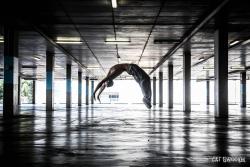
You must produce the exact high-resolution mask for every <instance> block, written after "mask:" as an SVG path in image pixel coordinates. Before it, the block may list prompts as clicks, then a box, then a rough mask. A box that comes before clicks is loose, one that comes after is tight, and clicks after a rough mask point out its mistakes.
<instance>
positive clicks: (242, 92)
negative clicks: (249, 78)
mask: <svg viewBox="0 0 250 167" xmlns="http://www.w3.org/2000/svg"><path fill="white" fill-rule="evenodd" d="M240 78H241V80H240V106H241V107H244V108H245V107H246V102H247V100H246V95H247V93H246V91H247V86H246V71H244V72H241V73H240Z"/></svg>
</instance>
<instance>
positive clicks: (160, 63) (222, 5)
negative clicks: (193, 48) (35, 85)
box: [149, 0, 229, 75]
mask: <svg viewBox="0 0 250 167" xmlns="http://www.w3.org/2000/svg"><path fill="white" fill-rule="evenodd" d="M228 2H229V0H224V1H222V2H221V3H220V4H219V5H218V6H217V7H216V8H215V9H214V10H212V12H211V13H209V14H208V15H207V16H206V17H205V18H204V19H202V20H201V21H199V23H198V24H197V26H195V27H194V28H193V29H191V30H190V31H189V32H188V33H186V35H184V36H183V38H182V40H181V41H180V42H179V43H177V44H175V45H174V46H173V47H172V48H171V49H170V50H169V51H168V52H167V53H166V54H165V55H164V56H163V57H162V58H161V59H160V61H159V62H158V63H157V64H156V65H155V66H154V67H153V70H152V71H151V72H150V73H149V75H151V74H152V73H153V72H154V71H155V70H156V69H157V68H159V67H160V66H161V65H162V64H163V63H164V62H165V61H166V60H168V59H169V58H170V57H171V56H172V55H173V54H174V53H175V52H176V51H177V50H178V49H179V48H181V47H182V46H183V45H184V44H185V43H186V42H187V41H189V40H190V39H191V38H192V37H193V36H194V35H195V34H196V33H197V32H198V31H199V30H200V29H201V28H202V27H203V26H204V25H205V24H207V23H208V21H210V19H212V18H213V17H214V16H215V15H216V14H217V13H218V12H219V11H220V10H221V9H222V8H223V7H224V6H225V5H226V4H227V3H228Z"/></svg>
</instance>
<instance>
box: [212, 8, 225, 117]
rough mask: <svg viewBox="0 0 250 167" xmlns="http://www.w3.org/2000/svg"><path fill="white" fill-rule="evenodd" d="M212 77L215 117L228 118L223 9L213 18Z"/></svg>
mask: <svg viewBox="0 0 250 167" xmlns="http://www.w3.org/2000/svg"><path fill="white" fill-rule="evenodd" d="M215 25H216V30H215V34H214V38H215V39H214V42H215V43H214V73H215V74H214V76H215V89H214V90H215V91H214V97H215V110H214V111H215V117H220V118H227V117H228V30H227V16H226V11H225V9H224V10H223V11H221V12H220V13H218V14H217V16H216V18H215Z"/></svg>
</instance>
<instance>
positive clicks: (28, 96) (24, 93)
mask: <svg viewBox="0 0 250 167" xmlns="http://www.w3.org/2000/svg"><path fill="white" fill-rule="evenodd" d="M32 89H33V82H32V80H21V102H22V103H32ZM0 103H3V79H1V80H0Z"/></svg>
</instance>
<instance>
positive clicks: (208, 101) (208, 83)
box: [206, 80, 210, 105]
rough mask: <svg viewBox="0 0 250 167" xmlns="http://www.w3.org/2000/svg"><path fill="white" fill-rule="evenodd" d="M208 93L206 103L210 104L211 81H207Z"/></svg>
mask: <svg viewBox="0 0 250 167" xmlns="http://www.w3.org/2000/svg"><path fill="white" fill-rule="evenodd" d="M206 95H207V100H206V103H207V105H210V81H209V80H207V81H206Z"/></svg>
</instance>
